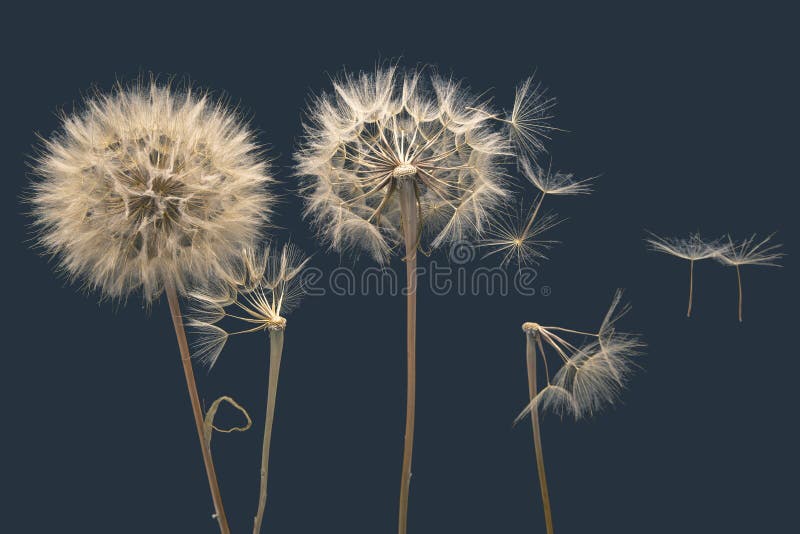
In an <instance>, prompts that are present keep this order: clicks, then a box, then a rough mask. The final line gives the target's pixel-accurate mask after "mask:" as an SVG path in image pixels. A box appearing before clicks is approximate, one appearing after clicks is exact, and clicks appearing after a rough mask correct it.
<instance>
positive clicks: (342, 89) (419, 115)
mask: <svg viewBox="0 0 800 534" xmlns="http://www.w3.org/2000/svg"><path fill="white" fill-rule="evenodd" d="M492 117H493V114H492V112H491V111H490V110H489V108H488V105H487V104H486V103H484V102H482V101H480V100H479V99H478V98H476V97H475V96H473V95H472V94H471V93H470V92H469V90H468V89H467V88H466V87H464V85H463V84H462V83H460V82H458V81H455V80H452V79H449V78H444V77H441V76H438V75H436V74H431V73H429V72H426V71H424V70H403V69H400V68H399V67H396V66H392V67H389V68H379V69H376V70H375V71H374V72H369V73H365V72H362V73H359V74H350V73H345V74H343V75H342V76H341V77H340V78H338V79H336V80H334V82H333V91H332V92H330V93H324V94H322V95H320V96H319V97H317V98H315V99H314V101H313V102H312V104H311V106H310V110H309V112H308V119H307V122H306V124H305V141H304V143H303V146H302V148H301V149H300V150H299V151H298V152H297V153H296V154H295V159H296V161H297V170H298V173H299V174H301V175H303V176H304V177H305V181H304V185H303V192H304V195H305V197H306V206H305V213H306V215H307V216H308V217H309V218H310V219H311V220H312V221H313V223H314V225H315V226H316V228H317V230H318V232H319V234H320V235H321V236H322V237H323V238H324V240H325V241H327V243H328V244H329V245H330V246H331V248H333V249H334V250H336V251H340V252H341V251H345V250H349V249H353V250H356V251H363V252H366V253H367V254H369V255H370V256H372V257H373V258H374V259H376V260H377V261H379V262H383V261H385V260H386V259H388V256H389V255H390V254H391V253H392V251H393V249H394V247H395V246H396V245H398V244H399V242H400V240H401V237H402V236H401V214H400V209H399V200H398V194H397V192H398V188H399V187H401V185H402V181H403V180H412V181H413V186H414V191H415V195H416V199H417V203H418V208H419V211H420V216H421V221H422V225H423V228H422V229H423V232H424V234H425V236H427V237H428V238H429V240H430V243H429V244H428V246H429V247H430V248H436V247H438V246H441V245H442V244H444V243H446V242H449V241H454V240H460V239H465V238H467V237H469V236H472V235H480V234H481V233H482V232H483V231H484V229H485V225H486V223H487V221H488V219H489V216H490V213H491V211H492V210H493V209H494V208H495V207H496V206H497V205H498V204H499V203H500V202H501V201H502V199H503V198H505V197H506V194H507V193H506V189H505V187H504V185H503V182H502V170H501V167H500V165H501V159H502V158H503V157H505V156H507V155H509V153H510V147H509V143H508V141H507V139H506V137H505V136H504V135H503V134H502V132H501V131H500V130H499V129H498V128H497V126H496V125H497V121H495V120H493V118H492Z"/></svg>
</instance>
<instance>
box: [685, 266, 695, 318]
mask: <svg viewBox="0 0 800 534" xmlns="http://www.w3.org/2000/svg"><path fill="white" fill-rule="evenodd" d="M693 291H694V260H689V309H688V310H686V317H691V316H692V292H693Z"/></svg>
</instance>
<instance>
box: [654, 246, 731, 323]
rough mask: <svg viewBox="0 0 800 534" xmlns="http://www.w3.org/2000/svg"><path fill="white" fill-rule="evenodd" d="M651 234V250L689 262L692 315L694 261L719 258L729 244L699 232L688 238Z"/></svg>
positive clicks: (689, 314) (688, 312) (690, 307)
mask: <svg viewBox="0 0 800 534" xmlns="http://www.w3.org/2000/svg"><path fill="white" fill-rule="evenodd" d="M650 235H651V236H652V237H649V238H647V239H646V240H645V242H646V243H647V245H648V246H649V248H650V250H653V251H655V252H661V253H663V254H669V255H670V256H675V257H677V258H681V259H684V260H687V261H688V262H689V306H688V308H687V310H686V317H691V316H692V302H693V296H694V262H696V261H700V260H706V259H709V258H718V257H719V256H720V254H723V253H724V252H725V251H726V250H727V248H728V246H729V245H728V244H727V243H725V242H723V241H722V240H721V239H716V240H713V241H706V240H704V239H703V238H702V237H700V234H699V233H695V234H689V237H688V238H682V237H659V236H657V235H656V234H653V233H651V234H650Z"/></svg>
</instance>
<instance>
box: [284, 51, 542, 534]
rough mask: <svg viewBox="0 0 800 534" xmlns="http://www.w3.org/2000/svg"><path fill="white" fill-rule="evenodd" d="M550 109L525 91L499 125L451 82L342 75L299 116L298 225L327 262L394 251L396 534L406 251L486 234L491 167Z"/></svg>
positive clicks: (411, 302)
mask: <svg viewBox="0 0 800 534" xmlns="http://www.w3.org/2000/svg"><path fill="white" fill-rule="evenodd" d="M551 106H552V102H551V101H550V100H548V99H546V98H545V97H544V96H543V93H542V92H541V91H540V88H539V86H535V85H533V82H532V81H530V80H529V81H527V82H526V83H524V84H523V85H522V88H521V89H520V91H518V94H517V103H516V105H515V110H514V111H513V112H512V114H511V118H510V119H503V118H502V117H501V116H500V115H498V114H496V113H495V112H494V111H493V110H492V109H491V108H490V106H489V104H488V102H486V101H483V100H482V99H481V98H479V97H476V96H474V95H472V94H471V93H470V91H469V90H468V89H467V87H466V86H465V85H464V84H463V83H462V82H458V81H455V80H453V79H451V78H444V77H442V76H439V75H437V74H435V73H431V72H430V71H429V70H428V71H424V70H403V69H400V68H398V67H397V66H391V67H388V68H383V69H381V68H379V69H377V70H375V71H374V72H370V73H364V72H362V73H359V74H349V73H346V74H343V75H342V76H341V77H340V78H338V79H336V80H334V81H333V92H332V93H330V94H325V93H324V94H322V95H321V96H319V97H316V98H315V99H314V100H313V102H312V104H311V106H310V110H309V112H308V119H307V121H306V124H305V141H304V143H303V145H302V147H301V148H300V150H299V151H298V152H297V153H296V155H295V157H296V160H297V169H298V173H299V174H300V175H302V176H304V177H305V181H304V185H303V189H302V192H303V195H304V196H305V201H306V206H305V213H306V216H307V217H308V218H310V219H311V221H312V223H313V225H314V226H315V227H316V229H317V231H318V234H319V235H320V237H321V238H322V239H323V240H324V241H325V242H327V243H328V245H329V246H330V247H331V248H332V249H333V250H336V251H337V252H344V251H348V250H354V251H356V252H365V253H367V254H369V255H370V256H371V257H373V258H374V259H375V260H377V261H378V262H386V261H387V260H388V259H389V257H390V256H391V255H392V253H393V252H395V249H397V248H399V247H400V246H402V247H403V248H404V251H403V255H402V256H403V259H404V260H405V262H406V271H407V278H406V283H407V288H408V292H407V317H406V321H407V338H406V344H407V353H408V354H407V356H408V384H407V398H406V429H405V441H404V453H403V467H402V472H401V485H400V505H399V517H398V531H399V533H400V534H405V532H406V529H407V515H408V494H409V485H410V478H411V458H412V448H413V439H414V410H415V402H416V401H415V391H416V377H415V374H416V277H417V272H416V265H417V251H418V250H424V251H428V250H433V249H435V248H438V247H440V246H442V245H444V244H446V243H448V242H454V241H459V240H464V239H467V238H470V237H480V236H481V235H483V234H484V233H485V232H486V230H487V228H488V226H489V225H490V221H491V220H492V216H493V214H494V212H495V211H497V210H498V209H499V208H500V207H501V206H503V205H504V203H505V202H506V201H507V199H508V197H509V193H508V191H507V186H506V184H505V183H504V178H505V171H504V169H503V165H504V164H506V163H507V161H508V160H509V159H511V158H514V157H515V156H516V153H515V146H516V145H519V146H523V147H528V148H529V149H531V150H535V149H536V147H537V146H539V145H540V144H541V143H540V141H539V140H538V139H539V136H540V135H544V134H545V133H546V132H547V130H548V129H547V125H546V121H547V119H548V118H549V115H548V110H549V108H550V107H551ZM504 125H505V126H507V127H508V129H507V128H506V127H505V126H504ZM515 140H516V141H515ZM515 143H516V145H515Z"/></svg>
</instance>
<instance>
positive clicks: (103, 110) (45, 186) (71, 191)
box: [31, 81, 272, 301]
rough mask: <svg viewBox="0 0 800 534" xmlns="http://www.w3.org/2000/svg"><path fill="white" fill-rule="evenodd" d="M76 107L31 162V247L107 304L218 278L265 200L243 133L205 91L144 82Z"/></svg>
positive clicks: (260, 169)
mask: <svg viewBox="0 0 800 534" xmlns="http://www.w3.org/2000/svg"><path fill="white" fill-rule="evenodd" d="M84 104H85V105H84V107H83V109H82V110H81V111H80V112H78V113H75V114H73V115H69V116H64V117H63V124H62V129H61V130H60V131H59V132H58V133H56V134H54V135H53V137H52V138H51V139H50V140H47V141H45V143H44V147H43V149H42V151H41V153H40V154H39V156H38V157H37V160H36V166H35V172H36V174H37V175H38V177H39V179H38V180H36V181H35V183H34V185H33V193H32V195H31V204H32V206H33V216H34V218H35V225H36V228H37V230H38V239H39V242H40V244H41V245H42V246H43V247H44V248H45V249H46V250H47V251H48V252H50V253H52V254H55V255H57V256H58V257H59V259H60V262H61V268H62V269H63V270H64V271H66V272H67V273H68V274H69V276H70V277H71V278H73V279H82V280H83V281H84V283H85V285H86V286H87V287H89V288H97V289H100V290H101V291H102V292H103V294H104V295H106V296H108V297H111V298H124V297H126V296H127V295H128V294H130V293H131V292H134V291H137V290H139V289H140V288H141V291H142V294H143V297H144V299H145V300H146V301H151V300H152V299H154V298H156V297H157V296H158V295H159V294H160V293H161V291H162V290H163V288H164V285H165V284H171V285H174V286H175V287H176V288H177V289H178V291H181V292H183V291H184V290H185V287H186V284H187V283H188V282H189V281H192V280H197V281H201V282H202V281H204V280H209V279H215V278H224V277H225V276H227V273H228V270H229V263H230V261H231V260H232V258H234V257H235V256H236V255H237V254H238V253H239V251H240V250H241V248H242V246H244V245H246V244H248V243H250V242H252V241H253V240H254V239H256V238H257V237H258V235H259V231H260V228H261V226H262V225H263V224H264V222H265V221H266V217H267V214H268V213H269V209H270V207H271V204H272V202H271V198H270V196H268V195H267V193H266V191H265V186H266V184H267V182H270V181H271V178H270V177H269V175H268V174H267V171H268V169H267V164H266V162H265V161H264V160H263V158H262V157H261V153H260V149H259V147H258V145H257V144H256V142H255V140H254V135H253V133H252V132H251V131H250V130H249V129H248V127H247V126H246V125H245V124H244V123H242V121H241V120H240V118H239V117H238V116H237V115H236V113H235V112H233V111H232V110H229V109H227V108H226V107H225V106H224V105H223V104H221V103H218V102H214V101H212V100H211V99H210V97H209V95H208V94H207V93H204V92H197V91H193V90H191V89H189V88H187V89H185V90H173V89H172V88H170V87H169V86H168V85H164V84H158V83H157V82H155V81H150V82H149V83H146V82H138V83H135V84H132V85H130V86H129V87H123V86H121V85H120V86H117V87H116V88H115V90H114V91H113V92H111V93H109V94H96V95H94V96H91V97H89V98H87V99H86V100H85V103H84Z"/></svg>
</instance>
